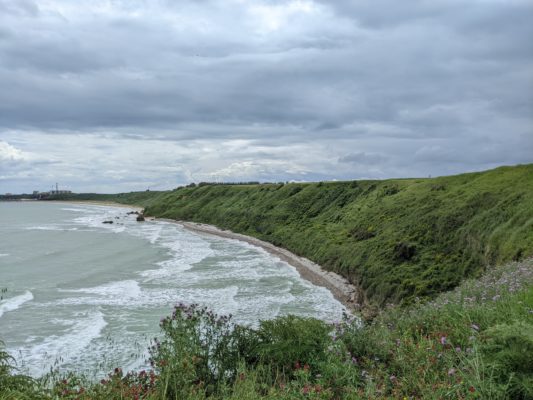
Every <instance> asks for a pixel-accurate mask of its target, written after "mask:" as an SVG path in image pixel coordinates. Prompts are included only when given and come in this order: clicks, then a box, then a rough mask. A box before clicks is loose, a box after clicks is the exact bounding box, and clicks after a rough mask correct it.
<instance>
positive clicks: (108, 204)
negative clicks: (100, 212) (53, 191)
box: [47, 200, 144, 212]
mask: <svg viewBox="0 0 533 400" xmlns="http://www.w3.org/2000/svg"><path fill="white" fill-rule="evenodd" d="M47 201H49V202H53V203H63V204H81V205H87V206H105V207H117V208H128V209H131V210H133V211H138V212H142V211H144V207H140V206H134V205H132V204H122V203H116V202H114V201H101V200H47Z"/></svg>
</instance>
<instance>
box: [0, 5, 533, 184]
mask: <svg viewBox="0 0 533 400" xmlns="http://www.w3.org/2000/svg"><path fill="white" fill-rule="evenodd" d="M532 18H533V2H532V1H530V0H507V1H502V0H474V1H471V0H469V1H467V0H432V1H429V0H413V1H409V2H397V1H394V0H373V1H369V0H368V1H367V0H363V1H357V2H355V1H334V0H333V1H319V0H315V1H311V0H277V1H266V0H256V1H252V0H250V1H245V0H225V1H221V0H219V1H216V0H205V1H180V2H175V1H165V0H157V1H151V2H144V1H140V0H129V1H125V0H123V1H120V0H119V1H117V0H115V1H111V0H93V1H89V0H80V1H77V2H75V3H73V2H71V1H67V0H46V1H31V0H0V87H1V88H2V90H1V91H0V144H2V143H4V145H0V177H1V178H0V192H1V191H2V188H3V187H5V188H6V190H8V189H9V190H14V189H10V188H13V187H15V189H18V188H21V187H27V186H28V185H33V186H36V185H40V184H44V182H47V184H48V182H49V180H54V179H63V180H65V181H67V182H72V185H74V183H75V182H82V183H83V184H81V183H80V184H79V186H80V187H76V189H80V190H81V189H84V188H88V189H92V190H108V188H117V187H118V188H120V189H121V190H128V189H139V187H137V186H135V185H139V182H142V183H143V184H142V185H141V186H154V185H155V186H158V187H172V186H173V185H177V184H180V183H185V182H187V181H190V180H198V179H219V180H238V179H254V180H255V179H259V180H315V179H353V178H368V177H372V178H384V177H394V176H424V175H427V174H428V173H431V174H433V175H437V174H448V173H455V172H461V171H464V170H475V169H484V168H490V167H494V166H497V165H501V164H505V163H518V162H531V161H532V158H533V157H531V154H533V115H532V110H533V46H531V43H530V38H531V37H533V24H531V23H530V21H531V20H532ZM102 143H105V149H104V148H102V147H101V145H102ZM59 144H60V145H61V146H62V148H61V149H59V148H58V145H59ZM98 144H100V147H99V145H98ZM83 146H85V147H86V148H85V149H84V150H83V151H82V150H81V148H82V147H83ZM124 146H128V147H129V149H130V151H129V153H131V154H137V153H139V154H143V157H144V161H143V162H144V164H143V168H144V170H143V171H144V172H143V173H137V174H136V175H135V176H134V175H133V174H130V175H128V173H127V171H128V168H127V167H128V166H130V165H131V167H133V165H135V163H134V162H133V161H132V160H130V158H129V156H128V152H123V151H122V150H121V149H123V148H124ZM162 148H173V149H174V150H175V151H174V153H173V154H169V155H168V157H166V156H165V157H160V156H158V153H159V152H160V151H161V150H159V149H162ZM63 149H64V151H66V152H67V153H66V154H63V153H62V151H63ZM2 152H3V153H4V155H2ZM14 152H18V153H17V154H19V158H18V159H17V162H16V163H15V162H14V161H13V160H11V159H10V160H11V161H9V165H8V162H7V161H2V160H3V159H5V160H7V157H8V155H7V154H8V153H9V155H10V157H11V156H13V154H14ZM143 152H144V153H143ZM20 154H22V155H23V156H20ZM110 154H111V155H110ZM71 155H72V157H71ZM2 157H4V158H2ZM88 160H90V163H89V162H88ZM44 161H50V164H49V165H50V167H49V168H48V169H46V168H44V169H45V170H46V174H41V177H40V176H38V174H36V173H35V171H34V170H35V167H34V166H35V163H36V162H44ZM15 164H16V165H15ZM89 164H90V166H89ZM119 166H122V167H119ZM355 167H356V168H355ZM169 169H170V170H169ZM428 170H429V172H428ZM41 171H42V169H41ZM115 181H116V182H121V185H122V186H120V185H118V186H113V182H115ZM20 182H25V183H24V184H22V183H20ZM24 185H26V186H24ZM140 188H142V187H140Z"/></svg>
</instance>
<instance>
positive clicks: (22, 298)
mask: <svg viewBox="0 0 533 400" xmlns="http://www.w3.org/2000/svg"><path fill="white" fill-rule="evenodd" d="M31 300H33V293H32V292H30V291H29V290H27V291H26V292H24V293H23V294H21V295H19V296H15V297H10V298H8V299H4V300H2V301H0V317H1V316H2V315H4V313H6V312H8V311H14V310H16V309H18V308H19V307H20V306H21V305H23V304H24V303H27V302H28V301H31Z"/></svg>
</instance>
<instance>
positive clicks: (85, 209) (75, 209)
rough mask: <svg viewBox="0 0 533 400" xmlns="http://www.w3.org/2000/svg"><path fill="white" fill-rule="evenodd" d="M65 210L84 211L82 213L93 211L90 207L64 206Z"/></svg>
mask: <svg viewBox="0 0 533 400" xmlns="http://www.w3.org/2000/svg"><path fill="white" fill-rule="evenodd" d="M61 210H63V211H72V212H82V213H91V212H92V211H91V210H90V209H88V208H72V207H65V208H62V209H61Z"/></svg>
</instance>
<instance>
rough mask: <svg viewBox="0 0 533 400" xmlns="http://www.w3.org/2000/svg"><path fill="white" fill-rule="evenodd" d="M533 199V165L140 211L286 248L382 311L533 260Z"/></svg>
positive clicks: (225, 194) (221, 192) (167, 202)
mask: <svg viewBox="0 0 533 400" xmlns="http://www.w3.org/2000/svg"><path fill="white" fill-rule="evenodd" d="M121 196H122V195H121ZM129 196H132V195H129ZM128 198H129V199H131V200H134V201H136V200H135V199H134V198H133V197H128ZM532 198H533V164H529V165H521V166H516V167H502V168H498V169H495V170H491V171H487V172H482V173H471V174H463V175H457V176H449V177H440V178H433V179H396V180H384V181H354V182H320V183H309V184H302V183H291V184H282V185H280V184H260V185H259V184H255V185H254V184H252V185H238V186H236V185H204V186H201V187H198V186H197V187H184V188H178V189H176V190H174V191H171V192H163V193H159V194H154V195H153V196H152V197H151V198H149V199H148V198H143V199H142V200H140V199H139V201H138V203H139V204H143V205H145V206H146V207H147V208H146V211H147V213H148V214H150V215H153V216H157V217H164V218H172V219H178V220H187V221H195V222H202V223H209V224H213V225H216V226H219V227H221V228H224V229H231V230H233V231H235V232H239V233H243V234H246V235H250V236H255V237H258V238H260V239H263V240H266V241H269V242H271V243H273V244H275V245H279V246H282V247H285V248H287V249H288V250H290V251H292V252H294V253H296V254H298V255H302V256H305V257H307V258H309V259H311V260H313V261H315V262H317V263H319V264H320V265H323V266H324V267H325V268H327V269H330V270H333V271H335V272H338V273H340V274H341V275H344V276H345V277H347V278H348V279H350V280H351V281H352V282H353V283H355V284H358V285H359V286H360V287H361V288H362V290H363V291H364V293H365V295H366V297H367V299H369V300H370V301H371V302H373V303H374V304H377V305H380V306H383V305H384V304H386V303H387V302H400V301H402V302H404V303H411V302H413V301H414V299H415V298H417V297H434V296H436V295H437V294H439V293H440V292H442V291H446V290H449V289H451V288H453V287H455V286H457V285H458V284H459V283H460V282H461V281H462V280H463V279H464V278H466V277H475V276H479V274H480V273H481V272H482V271H483V270H484V268H485V267H486V266H487V265H494V264H500V263H503V262H507V261H511V260H520V259H523V258H525V257H528V256H530V255H532V254H533V202H531V199H532ZM121 199H122V200H125V199H126V197H121Z"/></svg>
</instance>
